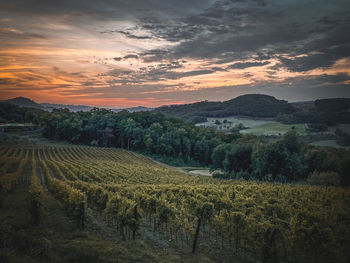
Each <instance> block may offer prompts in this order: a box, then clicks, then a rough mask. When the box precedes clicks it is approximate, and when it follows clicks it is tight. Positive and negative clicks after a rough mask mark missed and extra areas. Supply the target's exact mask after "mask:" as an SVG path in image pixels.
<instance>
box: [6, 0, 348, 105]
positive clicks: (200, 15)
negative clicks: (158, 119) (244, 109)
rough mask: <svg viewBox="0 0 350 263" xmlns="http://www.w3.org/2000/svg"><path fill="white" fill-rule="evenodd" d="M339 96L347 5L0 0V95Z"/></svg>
mask: <svg viewBox="0 0 350 263" xmlns="http://www.w3.org/2000/svg"><path fill="white" fill-rule="evenodd" d="M248 93H263V94H269V95H273V96H275V97H277V98H280V99H286V100H289V101H305V100H310V99H317V98H328V97H350V1H348V0H346V1H345V0H344V1H341V0H334V1H329V0H298V1H297V0H294V1H293V0H271V1H270V0H266V1H265V0H246V1H243V0H236V1H233V0H232V1H230V0H223V1H221V0H219V1H214V0H176V1H175V0H99V1H97V0H84V1H78V0H11V1H10V0H8V1H5V0H0V99H8V98H13V97H17V96H23V97H28V98H31V99H33V100H35V101H37V102H50V103H63V104H85V105H94V106H107V107H130V106H138V105H143V106H148V107H155V106H159V105H164V104H177V103H188V102H194V101H202V100H211V101H216V100H228V99H231V98H234V97H236V96H239V95H242V94H248Z"/></svg>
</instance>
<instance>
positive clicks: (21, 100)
mask: <svg viewBox="0 0 350 263" xmlns="http://www.w3.org/2000/svg"><path fill="white" fill-rule="evenodd" d="M0 102H4V103H10V104H13V105H17V106H20V107H27V108H35V109H43V110H46V111H52V110H53V109H69V110H70V111H71V112H77V111H90V110H92V109H93V108H94V107H93V106H87V105H70V104H55V103H37V102H35V101H33V100H31V99H28V98H25V97H16V98H13V99H8V100H1V101H0ZM110 110H112V111H114V112H120V111H123V110H126V111H128V112H140V111H150V110H152V108H147V107H143V106H137V107H130V108H110Z"/></svg>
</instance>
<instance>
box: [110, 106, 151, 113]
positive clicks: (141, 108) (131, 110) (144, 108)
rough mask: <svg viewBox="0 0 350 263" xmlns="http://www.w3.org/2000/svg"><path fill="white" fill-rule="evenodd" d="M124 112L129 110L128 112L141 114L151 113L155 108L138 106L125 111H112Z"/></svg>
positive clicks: (115, 110)
mask: <svg viewBox="0 0 350 263" xmlns="http://www.w3.org/2000/svg"><path fill="white" fill-rule="evenodd" d="M122 110H127V111H128V112H140V111H151V110H153V108H147V107H143V106H138V107H132V108H125V109H112V111H114V112H120V111H122Z"/></svg>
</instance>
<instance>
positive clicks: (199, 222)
mask: <svg viewBox="0 0 350 263" xmlns="http://www.w3.org/2000/svg"><path fill="white" fill-rule="evenodd" d="M201 220H202V216H199V217H198V222H197V228H196V233H195V236H194V240H193V246H192V253H193V254H194V253H195V251H196V246H197V240H198V235H199V230H200V227H201Z"/></svg>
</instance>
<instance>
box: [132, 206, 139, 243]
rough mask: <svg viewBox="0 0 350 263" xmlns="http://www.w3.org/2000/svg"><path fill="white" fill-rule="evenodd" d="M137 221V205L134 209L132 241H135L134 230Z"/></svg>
mask: <svg viewBox="0 0 350 263" xmlns="http://www.w3.org/2000/svg"><path fill="white" fill-rule="evenodd" d="M137 219H138V213H137V205H135V207H134V220H135V226H134V228H133V230H132V240H135V239H136V230H137Z"/></svg>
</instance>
